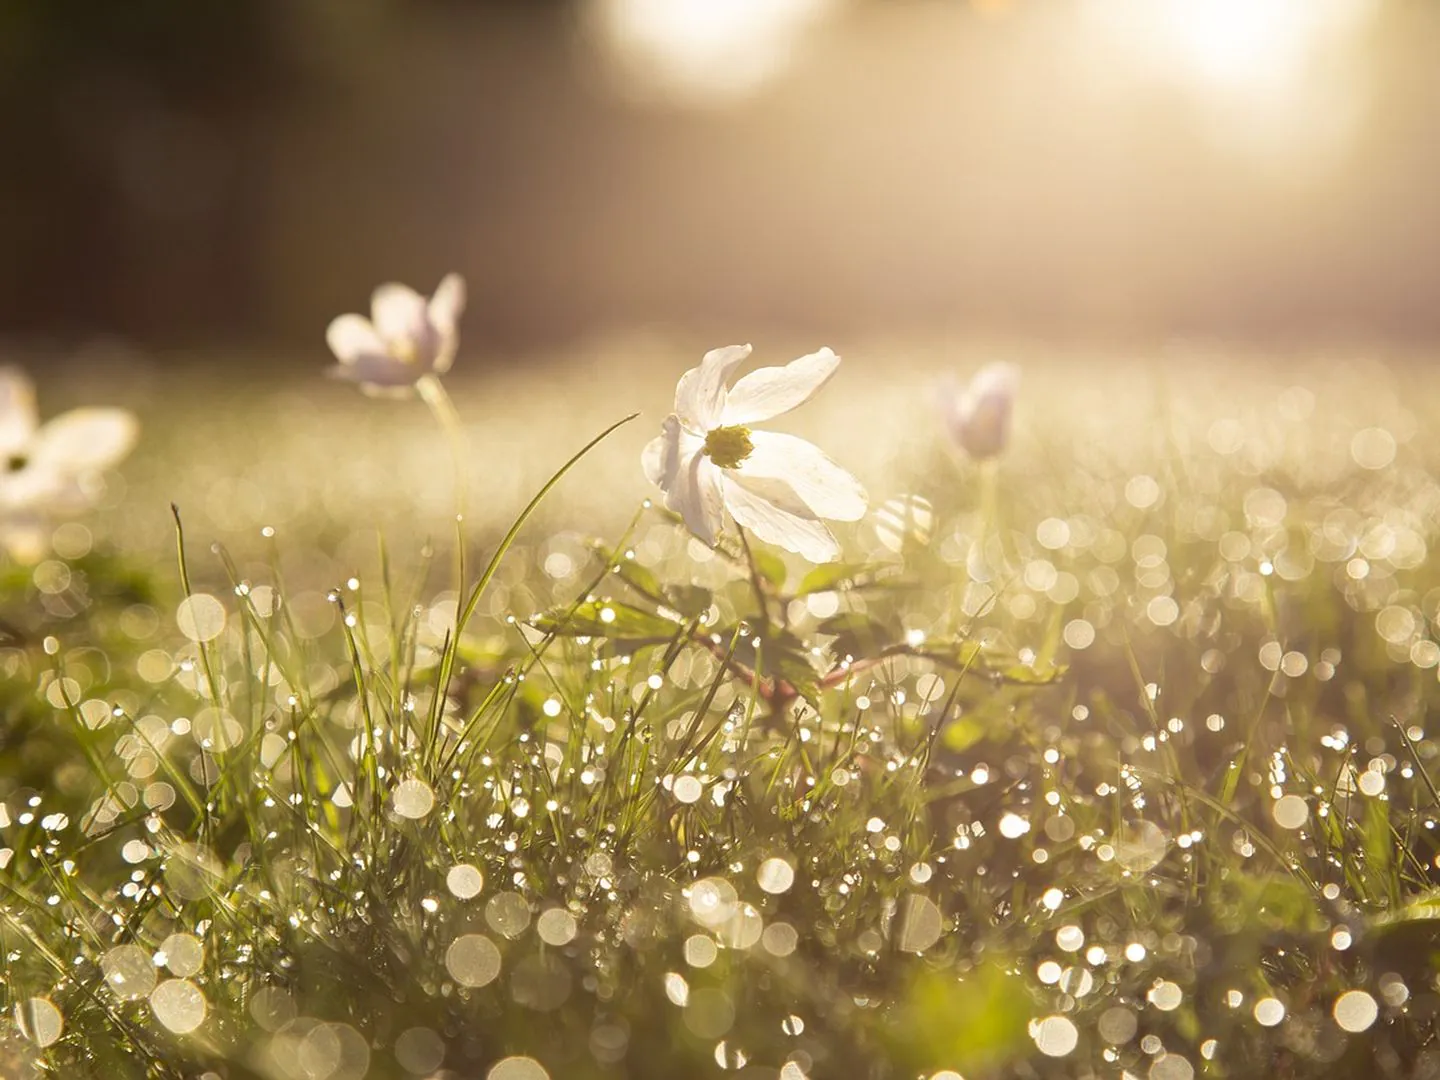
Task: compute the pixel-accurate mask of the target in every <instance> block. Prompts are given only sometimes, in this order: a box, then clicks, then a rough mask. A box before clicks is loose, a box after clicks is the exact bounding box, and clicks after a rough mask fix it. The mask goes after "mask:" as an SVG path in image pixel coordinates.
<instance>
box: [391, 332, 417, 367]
mask: <svg viewBox="0 0 1440 1080" xmlns="http://www.w3.org/2000/svg"><path fill="white" fill-rule="evenodd" d="M385 344H386V345H387V346H388V347H389V352H390V356H391V357H392V358H393V359H396V360H399V361H400V363H402V364H413V363H415V361H417V360H418V359H419V358H420V350H419V349H417V348H416V347H415V342H414V341H412V340H411V339H410V338H408V337H394V338H391V339H390V340H389V341H387V342H386V343H385Z"/></svg>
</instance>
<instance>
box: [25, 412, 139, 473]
mask: <svg viewBox="0 0 1440 1080" xmlns="http://www.w3.org/2000/svg"><path fill="white" fill-rule="evenodd" d="M139 437H140V424H139V421H137V420H136V419H135V415H134V413H131V412H128V411H127V410H125V409H93V408H91V409H72V410H71V411H70V412H67V413H61V414H60V415H59V416H57V417H55V418H54V419H53V420H51V421H50V422H49V423H48V424H46V425H45V426H44V427H42V428H41V429H40V431H39V432H38V433H37V434H36V436H35V441H34V443H33V444H32V447H31V451H30V464H31V466H33V467H34V468H35V469H36V470H37V471H40V472H44V471H47V470H53V471H55V472H56V473H59V474H62V475H72V476H73V475H75V474H77V473H83V472H92V471H93V472H98V471H100V470H103V469H108V468H110V467H111V466H113V465H116V464H118V463H119V461H120V459H121V458H123V457H125V455H126V454H128V453H130V451H131V450H133V449H134V448H135V442H136V440H137V439H138V438H139Z"/></svg>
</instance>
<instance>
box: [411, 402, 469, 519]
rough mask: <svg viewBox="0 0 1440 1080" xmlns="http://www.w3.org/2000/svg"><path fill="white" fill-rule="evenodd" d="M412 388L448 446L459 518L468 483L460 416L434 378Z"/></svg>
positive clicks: (456, 509) (463, 507)
mask: <svg viewBox="0 0 1440 1080" xmlns="http://www.w3.org/2000/svg"><path fill="white" fill-rule="evenodd" d="M415 389H416V390H417V391H418V392H419V394H420V397H421V400H423V401H424V402H425V404H426V405H428V406H429V407H430V412H431V413H433V414H434V416H435V419H436V421H437V422H438V423H439V424H440V427H441V429H442V430H443V431H444V432H445V439H446V441H447V442H448V443H449V444H450V458H451V461H452V462H453V463H454V466H455V516H456V518H457V519H463V518H464V517H465V507H466V503H467V501H468V500H467V498H466V496H467V492H468V488H469V484H468V482H467V475H466V471H465V459H466V443H465V429H464V427H463V426H461V423H460V414H459V413H457V412H456V411H455V403H454V402H453V401H451V400H450V393H449V391H447V390H446V389H445V384H444V383H442V382H441V381H440V379H439V378H438V377H437V376H435V375H433V374H432V375H426V376H424V377H423V378H421V379H420V380H419V381H418V382H416V383H415Z"/></svg>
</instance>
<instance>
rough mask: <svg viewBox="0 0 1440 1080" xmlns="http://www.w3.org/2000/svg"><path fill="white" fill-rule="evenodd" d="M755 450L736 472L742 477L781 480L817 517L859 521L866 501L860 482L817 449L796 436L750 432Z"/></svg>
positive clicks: (768, 432) (863, 513)
mask: <svg viewBox="0 0 1440 1080" xmlns="http://www.w3.org/2000/svg"><path fill="white" fill-rule="evenodd" d="M750 441H751V443H752V444H753V445H754V447H755V449H754V450H753V451H752V452H751V454H750V456H749V457H747V458H746V459H745V460H744V461H742V462H741V463H740V466H739V467H738V468H737V469H736V470H735V471H736V472H737V473H738V474H739V475H740V476H742V477H756V478H765V479H774V480H783V481H784V482H785V483H786V484H788V485H789V486H790V487H791V488H793V489H794V491H795V493H796V494H797V495H798V496H799V497H800V498H801V500H803V501H804V503H805V505H806V506H808V507H809V508H810V509H811V510H812V511H814V512H815V515H816V516H817V517H822V518H829V519H831V520H832V521H859V520H860V519H861V518H862V517H864V516H865V509H866V506H867V505H868V498H867V496H866V494H865V489H864V488H863V487H861V485H860V481H859V480H856V479H855V477H853V476H851V475H850V473H848V472H846V471H845V470H844V469H842V468H841V467H840V466H839V465H836V464H835V462H833V461H831V460H830V458H829V457H827V456H826V454H825V452H824V451H822V450H821V449H820V448H819V447H818V446H816V445H815V444H814V443H812V442H808V441H806V440H805V439H802V438H799V437H798V436H795V435H784V434H781V433H779V432H775V431H752V432H751V433H750Z"/></svg>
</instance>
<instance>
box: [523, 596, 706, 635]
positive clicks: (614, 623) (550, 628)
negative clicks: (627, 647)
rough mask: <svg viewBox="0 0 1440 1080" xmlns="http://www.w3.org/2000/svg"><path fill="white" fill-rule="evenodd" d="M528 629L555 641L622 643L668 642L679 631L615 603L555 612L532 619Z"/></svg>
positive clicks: (657, 618)
mask: <svg viewBox="0 0 1440 1080" xmlns="http://www.w3.org/2000/svg"><path fill="white" fill-rule="evenodd" d="M530 625H532V626H534V627H535V628H536V629H537V630H541V631H543V632H545V633H547V634H555V635H558V636H559V637H603V638H608V639H609V640H610V641H625V642H637V641H639V642H659V641H669V640H671V639H672V638H673V637H675V635H676V634H678V633H679V632H680V629H681V628H680V627H679V626H678V625H677V624H676V623H673V622H671V621H670V620H669V619H665V618H661V617H660V616H659V615H654V614H651V613H650V612H648V611H642V610H641V609H640V608H637V607H632V606H631V605H629V604H623V603H621V602H620V601H618V600H591V601H588V602H587V603H584V604H581V605H580V606H579V607H577V608H576V609H575V610H574V611H573V612H572V611H571V610H570V609H569V608H555V609H553V610H551V611H547V612H545V613H544V614H541V615H536V616H535V617H534V618H533V619H531V620H530Z"/></svg>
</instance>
